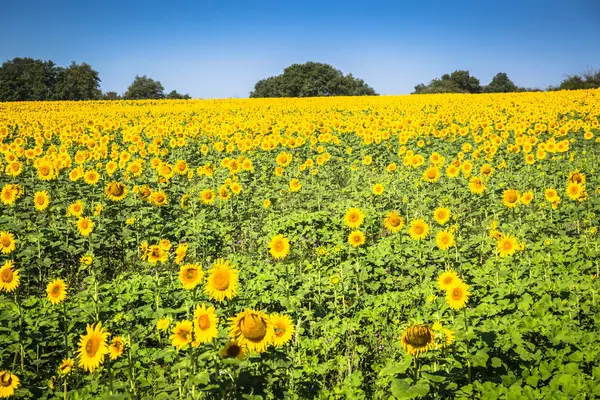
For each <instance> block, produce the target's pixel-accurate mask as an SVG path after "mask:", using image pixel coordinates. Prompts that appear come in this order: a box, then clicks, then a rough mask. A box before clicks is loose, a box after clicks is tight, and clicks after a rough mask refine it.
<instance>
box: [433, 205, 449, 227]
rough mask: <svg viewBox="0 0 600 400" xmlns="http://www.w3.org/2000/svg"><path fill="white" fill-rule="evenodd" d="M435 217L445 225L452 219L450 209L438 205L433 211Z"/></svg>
mask: <svg viewBox="0 0 600 400" xmlns="http://www.w3.org/2000/svg"><path fill="white" fill-rule="evenodd" d="M433 219H435V222H437V223H438V224H440V225H444V224H445V223H446V222H448V220H449V219H450V209H449V208H445V207H438V208H436V209H435V211H434V212H433Z"/></svg>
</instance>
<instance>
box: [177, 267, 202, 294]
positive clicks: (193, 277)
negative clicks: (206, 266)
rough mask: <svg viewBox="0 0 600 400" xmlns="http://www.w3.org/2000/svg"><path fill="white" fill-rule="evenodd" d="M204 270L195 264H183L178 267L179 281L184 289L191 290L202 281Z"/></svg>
mask: <svg viewBox="0 0 600 400" xmlns="http://www.w3.org/2000/svg"><path fill="white" fill-rule="evenodd" d="M203 278H204V271H202V267H201V266H200V265H197V264H184V265H182V266H181V267H180V268H179V281H180V282H181V284H182V285H183V288H184V289H185V290H192V289H193V288H195V287H196V286H198V285H199V284H201V283H202V279H203Z"/></svg>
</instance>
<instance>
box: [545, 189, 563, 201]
mask: <svg viewBox="0 0 600 400" xmlns="http://www.w3.org/2000/svg"><path fill="white" fill-rule="evenodd" d="M544 196H545V197H546V200H548V201H549V202H550V203H556V202H557V201H560V197H559V196H558V192H557V191H556V189H552V188H549V189H546V190H545V191H544Z"/></svg>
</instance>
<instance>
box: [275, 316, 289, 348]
mask: <svg viewBox="0 0 600 400" xmlns="http://www.w3.org/2000/svg"><path fill="white" fill-rule="evenodd" d="M269 318H270V319H271V323H272V324H273V345H274V346H275V347H281V346H283V345H285V344H286V343H288V342H289V341H290V340H292V336H293V334H294V324H293V323H292V319H291V318H290V317H289V316H287V315H283V314H277V313H274V314H271V315H270V316H269Z"/></svg>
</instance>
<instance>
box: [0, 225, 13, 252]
mask: <svg viewBox="0 0 600 400" xmlns="http://www.w3.org/2000/svg"><path fill="white" fill-rule="evenodd" d="M16 247H17V240H16V239H15V236H14V235H13V234H12V233H10V232H7V231H0V251H2V254H10V253H12V252H13V251H14V250H15V248H16Z"/></svg>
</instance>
